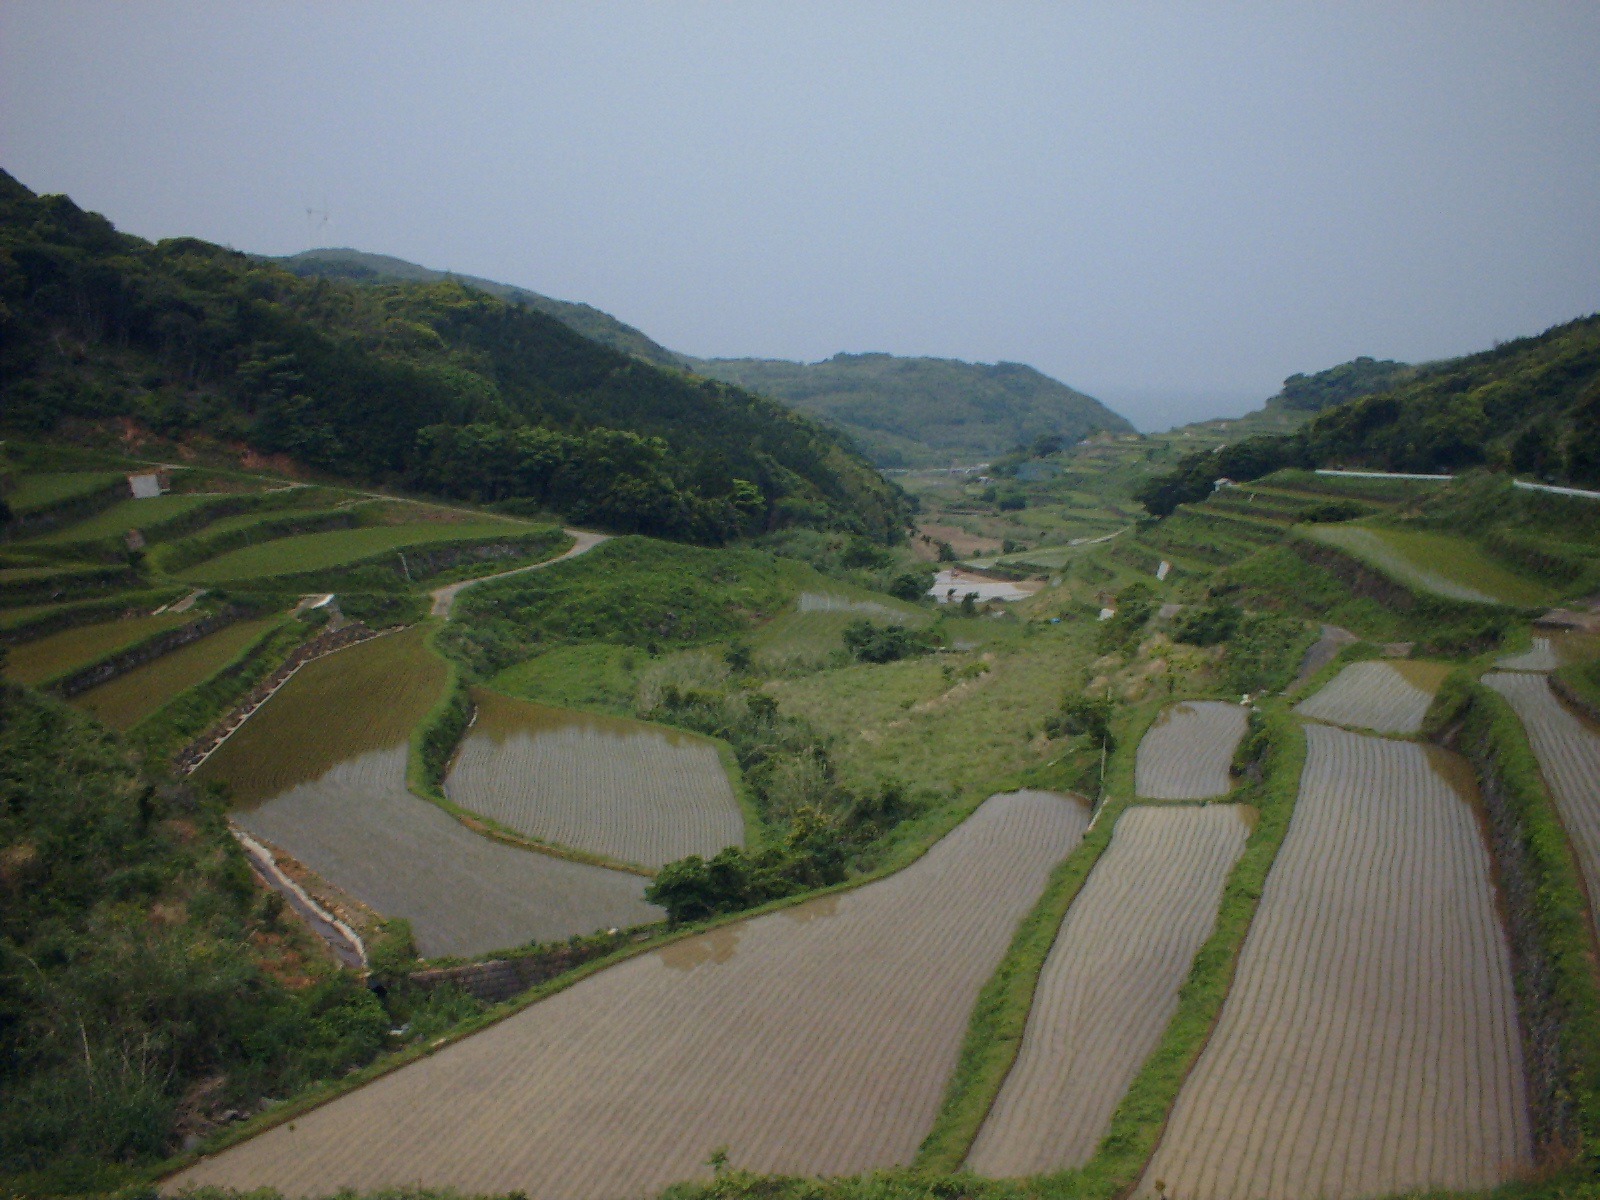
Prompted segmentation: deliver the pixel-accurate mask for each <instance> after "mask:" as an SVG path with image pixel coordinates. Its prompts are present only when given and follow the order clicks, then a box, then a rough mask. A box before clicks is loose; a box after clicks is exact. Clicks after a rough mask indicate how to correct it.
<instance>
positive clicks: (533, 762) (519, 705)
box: [445, 691, 744, 867]
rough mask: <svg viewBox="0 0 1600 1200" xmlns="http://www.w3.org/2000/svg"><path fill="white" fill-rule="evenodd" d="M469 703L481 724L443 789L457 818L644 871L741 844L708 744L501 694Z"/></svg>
mask: <svg viewBox="0 0 1600 1200" xmlns="http://www.w3.org/2000/svg"><path fill="white" fill-rule="evenodd" d="M474 700H475V701H476V702H477V706H478V711H477V720H476V721H475V722H474V723H473V726H472V729H471V731H470V732H469V733H468V734H467V737H466V738H465V740H464V741H463V742H462V745H461V749H460V751H459V753H458V754H457V755H456V761H455V764H454V766H453V767H452V768H451V771H450V774H449V777H448V778H447V779H446V780H445V793H446V794H447V795H448V796H449V797H450V799H451V800H452V801H454V802H455V803H456V804H459V805H460V806H461V807H463V808H468V809H471V810H472V811H473V812H477V813H482V814H483V815H484V816H486V817H491V818H493V819H494V820H495V821H498V822H499V823H500V824H502V825H505V826H506V827H508V828H510V829H514V830H516V831H517V832H518V833H525V834H528V835H529V836H531V837H536V838H539V839H540V840H542V841H547V842H555V843H558V844H561V845H566V846H576V847H578V848H579V849H582V850H589V851H592V852H593V853H595V854H603V855H605V856H606V857H608V858H612V859H618V860H621V861H623V862H629V863H638V864H641V865H643V866H648V867H659V866H661V865H662V864H664V863H668V862H671V861H673V860H674V859H678V858H683V857H684V856H685V855H689V854H698V855H701V856H702V857H705V858H709V857H711V856H712V855H714V854H715V853H716V852H717V851H719V850H721V849H722V848H723V847H725V846H736V845H740V844H742V843H743V841H744V819H743V817H742V816H741V814H740V811H739V803H738V801H737V800H736V799H735V798H734V794H733V788H732V786H731V785H730V784H729V782H728V776H727V772H726V771H724V770H723V767H722V760H721V759H720V758H719V757H718V755H717V750H716V747H715V746H713V745H712V744H711V743H710V742H708V741H706V740H705V739H703V738H697V737H693V736H691V735H689V734H684V733H678V732H677V731H675V730H669V729H663V728H661V727H660V726H656V725H646V724H644V723H643V722H640V721H626V720H621V719H619V718H616V717H602V716H595V715H592V714H589V713H580V712H574V711H572V710H571V709H562V708H549V707H546V706H545V705H542V704H530V703H528V702H527V701H524V700H513V699H511V698H509V697H506V696H501V695H499V694H497V693H495V692H485V691H480V692H477V693H476V694H475V695H474Z"/></svg>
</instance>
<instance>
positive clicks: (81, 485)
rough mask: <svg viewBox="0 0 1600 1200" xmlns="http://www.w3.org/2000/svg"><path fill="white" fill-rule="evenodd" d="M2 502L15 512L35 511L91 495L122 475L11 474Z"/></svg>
mask: <svg viewBox="0 0 1600 1200" xmlns="http://www.w3.org/2000/svg"><path fill="white" fill-rule="evenodd" d="M10 478H11V480H12V484H11V489H10V490H9V491H8V492H6V494H5V497H4V498H5V502H6V503H7V504H9V505H10V506H11V508H12V511H14V512H18V513H31V512H38V511H39V510H41V509H46V508H51V507H53V506H55V505H57V504H61V503H63V502H64V501H67V500H77V499H79V498H80V497H83V496H91V495H93V494H94V493H95V492H98V491H101V490H102V489H104V488H108V487H110V486H111V485H113V484H114V483H116V482H117V481H119V480H121V479H122V478H123V475H122V473H121V472H120V471H37V472H28V473H25V474H20V475H14V476H11V477H10Z"/></svg>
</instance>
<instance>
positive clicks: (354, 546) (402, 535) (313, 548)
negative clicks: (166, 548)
mask: <svg viewBox="0 0 1600 1200" xmlns="http://www.w3.org/2000/svg"><path fill="white" fill-rule="evenodd" d="M526 531H527V526H525V525H518V524H512V523H511V522H507V521H487V520H486V521H459V522H442V521H415V522H408V523H405V524H400V525H367V526H362V527H360V528H357V529H335V530H330V531H327V532H323V533H303V534H298V535H296V536H294V537H285V538H276V539H273V540H271V541H266V542H257V543H256V544H254V545H251V546H241V547H240V548H239V549H237V550H230V551H228V552H227V553H226V554H219V555H218V556H217V557H216V558H212V559H207V560H206V561H205V562H203V563H199V564H197V565H195V566H193V567H190V568H189V569H188V570H185V571H181V572H179V577H180V578H182V579H186V580H188V581H189V582H191V583H220V582H223V581H227V580H239V579H262V578H266V577H267V576H270V575H287V574H293V573H299V572H301V571H321V570H326V569H329V568H332V567H340V566H344V565H345V564H346V563H352V562H355V561H356V560H358V559H362V558H367V557H370V556H371V555H374V554H381V553H383V552H384V551H385V550H396V551H398V550H401V549H403V548H404V547H407V546H425V545H427V544H429V543H431V542H453V541H458V540H465V539H468V538H493V537H504V536H507V535H509V534H513V533H524V532H526Z"/></svg>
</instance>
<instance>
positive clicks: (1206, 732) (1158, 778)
mask: <svg viewBox="0 0 1600 1200" xmlns="http://www.w3.org/2000/svg"><path fill="white" fill-rule="evenodd" d="M1249 719H1250V710H1249V709H1247V708H1245V707H1244V706H1243V705H1242V704H1225V703H1223V702H1221V701H1219V700H1195V701H1188V702H1186V703H1183V704H1175V705H1173V706H1172V707H1171V708H1169V709H1167V710H1166V711H1165V712H1163V713H1162V714H1161V716H1160V717H1158V718H1157V719H1156V723H1155V724H1154V725H1153V726H1151V727H1150V731H1149V732H1148V733H1146V734H1145V736H1144V740H1143V741H1141V742H1140V743H1139V754H1138V758H1137V760H1136V761H1135V766H1134V791H1136V792H1137V793H1138V794H1139V795H1140V796H1144V797H1147V798H1149V799H1152V800H1203V799H1205V798H1206V797H1207V796H1221V795H1223V794H1224V793H1225V792H1227V790H1228V789H1229V788H1230V787H1231V786H1232V785H1233V779H1232V772H1231V767H1232V764H1233V752H1234V750H1235V749H1236V748H1237V747H1238V745H1239V739H1240V738H1242V737H1243V736H1244V731H1245V726H1246V724H1247V723H1248V722H1249Z"/></svg>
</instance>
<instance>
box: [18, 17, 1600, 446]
mask: <svg viewBox="0 0 1600 1200" xmlns="http://www.w3.org/2000/svg"><path fill="white" fill-rule="evenodd" d="M1597 80H1600V4H1596V3H1593V2H1592V0H1565V2H1563V3H1549V4H1537V3H1512V2H1500V3H1495V4H1467V3H1387V4H1359V3H1350V2H1348V0H1340V3H1337V4H1329V3H1325V2H1323V3H1316V4H1304V5H1297V4H1287V3H1260V4H1251V5H1241V4H1221V3H1212V4H1192V5H1191V4H1138V3H1120V2H1118V3H1109V2H1108V3H1105V4H1066V3H1061V4H1050V5H1035V4H998V3H978V4H973V3H962V4H950V5H942V4H934V3H927V2H922V3H916V4H909V5H874V4H863V3H860V2H859V0H856V2H852V3H847V4H839V5H830V4H821V3H813V2H807V3H805V4H796V3H793V2H792V0H787V2H784V3H774V4H753V3H745V4H741V3H729V4H709V3H708V4H666V3H657V4H599V3H592V2H585V3H574V4H556V3H520V4H489V3H459V2H457V3H448V4H446V3H437V4H395V3H385V4H381V5H361V4H354V3H339V4H328V3H322V2H319V3H315V4H288V3H256V4H234V3H229V4H217V3H215V2H214V0H206V2H204V3H183V4H177V3H166V4H158V3H117V4H93V3H83V2H78V3H70V4H68V3H61V2H60V0H39V2H29V0H0V166H4V167H5V169H7V170H9V171H10V172H12V173H13V174H14V175H16V176H17V177H18V178H19V179H21V180H22V182H24V183H25V184H27V185H28V186H29V187H31V188H33V189H34V190H36V191H42V192H66V193H68V194H70V195H71V196H72V197H73V198H74V199H75V200H77V201H78V202H79V203H80V204H82V205H83V206H84V207H87V208H92V209H97V210H99V211H101V212H104V213H106V214H107V215H108V216H109V217H111V218H112V220H114V221H115V222H116V223H117V224H118V225H119V226H121V227H122V228H124V229H127V230H129V231H131V232H134V233H138V234H142V235H144V236H146V237H152V238H156V237H166V236H170V235H175V234H193V235H197V236H200V237H204V238H209V239H212V240H215V241H218V242H223V243H226V244H228V245H231V246H235V247H237V248H239V249H242V250H252V251H260V252H266V253H275V254H283V253H291V252H294V251H297V250H302V249H305V248H306V247H307V246H308V245H313V244H316V245H349V246H355V247H358V248H360V249H364V250H374V251H380V252H383V253H388V254H395V255H399V256H401V257H403V258H408V259H412V260H414V261H417V262H420V263H424V264H426V265H428V266H434V267H441V268H450V269H454V270H457V271H461V272H464V273H471V274H477V275H484V276H488V277H491V278H495V279H501V280H505V281H507V282H511V283H517V284H522V285H524V286H527V287H530V288H533V289H535V290H537V291H542V292H546V293H548V294H550V295H554V296H559V297H563V298H569V299H578V300H585V301H588V302H589V303H592V304H595V305H597V306H598V307H600V308H604V309H606V310H608V311H610V312H612V313H615V314H616V315H617V316H619V317H620V318H622V319H623V320H625V321H627V322H629V323H630V324H634V325H637V326H639V327H640V328H641V329H643V330H645V332H647V333H649V334H650V335H651V336H652V337H654V338H655V339H656V340H658V341H660V342H662V343H664V344H665V345H667V346H670V347H673V348H674V349H678V350H682V351H686V352H688V353H692V354H699V355H707V356H713V355H720V356H738V355H760V356H770V357H782V358H800V359H808V360H811V359H819V358H824V357H827V356H828V355H831V354H833V353H835V352H836V351H839V350H851V351H859V350H888V351H892V352H895V353H901V354H935V355H944V356H950V357H957V358H967V359H976V360H982V361H993V360H996V359H1011V360H1017V361H1022V362H1027V363H1031V364H1033V365H1035V366H1037V367H1039V368H1040V369H1041V370H1044V371H1047V372H1049V373H1050V374H1052V375H1055V376H1057V377H1058V378H1061V379H1063V380H1065V381H1067V382H1068V383H1071V384H1073V385H1075V386H1077V387H1080V388H1083V389H1084V390H1086V391H1089V392H1091V393H1092V394H1095V395H1098V396H1100V397H1101V398H1103V399H1105V400H1107V401H1108V402H1110V403H1111V404H1113V406H1115V407H1118V408H1119V409H1121V410H1122V411H1123V412H1125V413H1126V414H1127V415H1129V416H1130V417H1132V418H1133V419H1134V420H1135V421H1136V422H1138V423H1139V424H1140V425H1141V426H1143V427H1146V428H1153V427H1164V426H1166V425H1169V424H1172V423H1174V422H1176V421H1181V420H1187V419H1194V418H1198V417H1203V416H1209V415H1214V414H1216V413H1220V412H1225V411H1226V412H1242V411H1244V410H1245V409H1246V408H1248V407H1252V403H1251V402H1252V401H1256V400H1259V399H1261V398H1263V397H1265V396H1267V395H1269V394H1271V393H1272V392H1273V391H1275V390H1276V388H1277V385H1278V382H1279V381H1280V380H1281V379H1282V378H1283V377H1284V376H1285V375H1287V374H1289V373H1290V372H1292V371H1298V370H1306V371H1310V370H1316V369H1319V368H1322V367H1326V366H1330V365H1332V364H1333V363H1336V362H1340V361H1343V360H1344V359H1347V358H1351V357H1353V356H1355V355H1357V354H1373V355H1377V356H1382V357H1397V358H1405V359H1410V360H1418V359H1425V358H1434V357H1440V356H1444V355H1451V354H1458V353H1462V352H1466V351H1470V350H1474V349H1479V348H1482V347H1485V346H1488V345H1490V344H1492V343H1493V342H1494V341H1496V340H1504V339H1506V338H1509V337H1513V336H1518V335H1522V334H1528V333H1534V332H1538V331H1539V330H1542V329H1544V328H1546V327H1547V326H1549V325H1552V324H1554V323H1556V322H1559V321H1563V320H1566V319H1569V318H1571V317H1574V316H1578V315H1580V314H1585V313H1588V312H1592V311H1594V310H1596V309H1600V82H1597ZM308 207H311V208H315V209H318V210H322V209H326V211H327V213H328V218H327V221H326V224H325V225H324V224H322V222H321V218H320V217H316V216H313V217H312V218H310V219H308V217H307V213H306V209H307V208H308Z"/></svg>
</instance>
